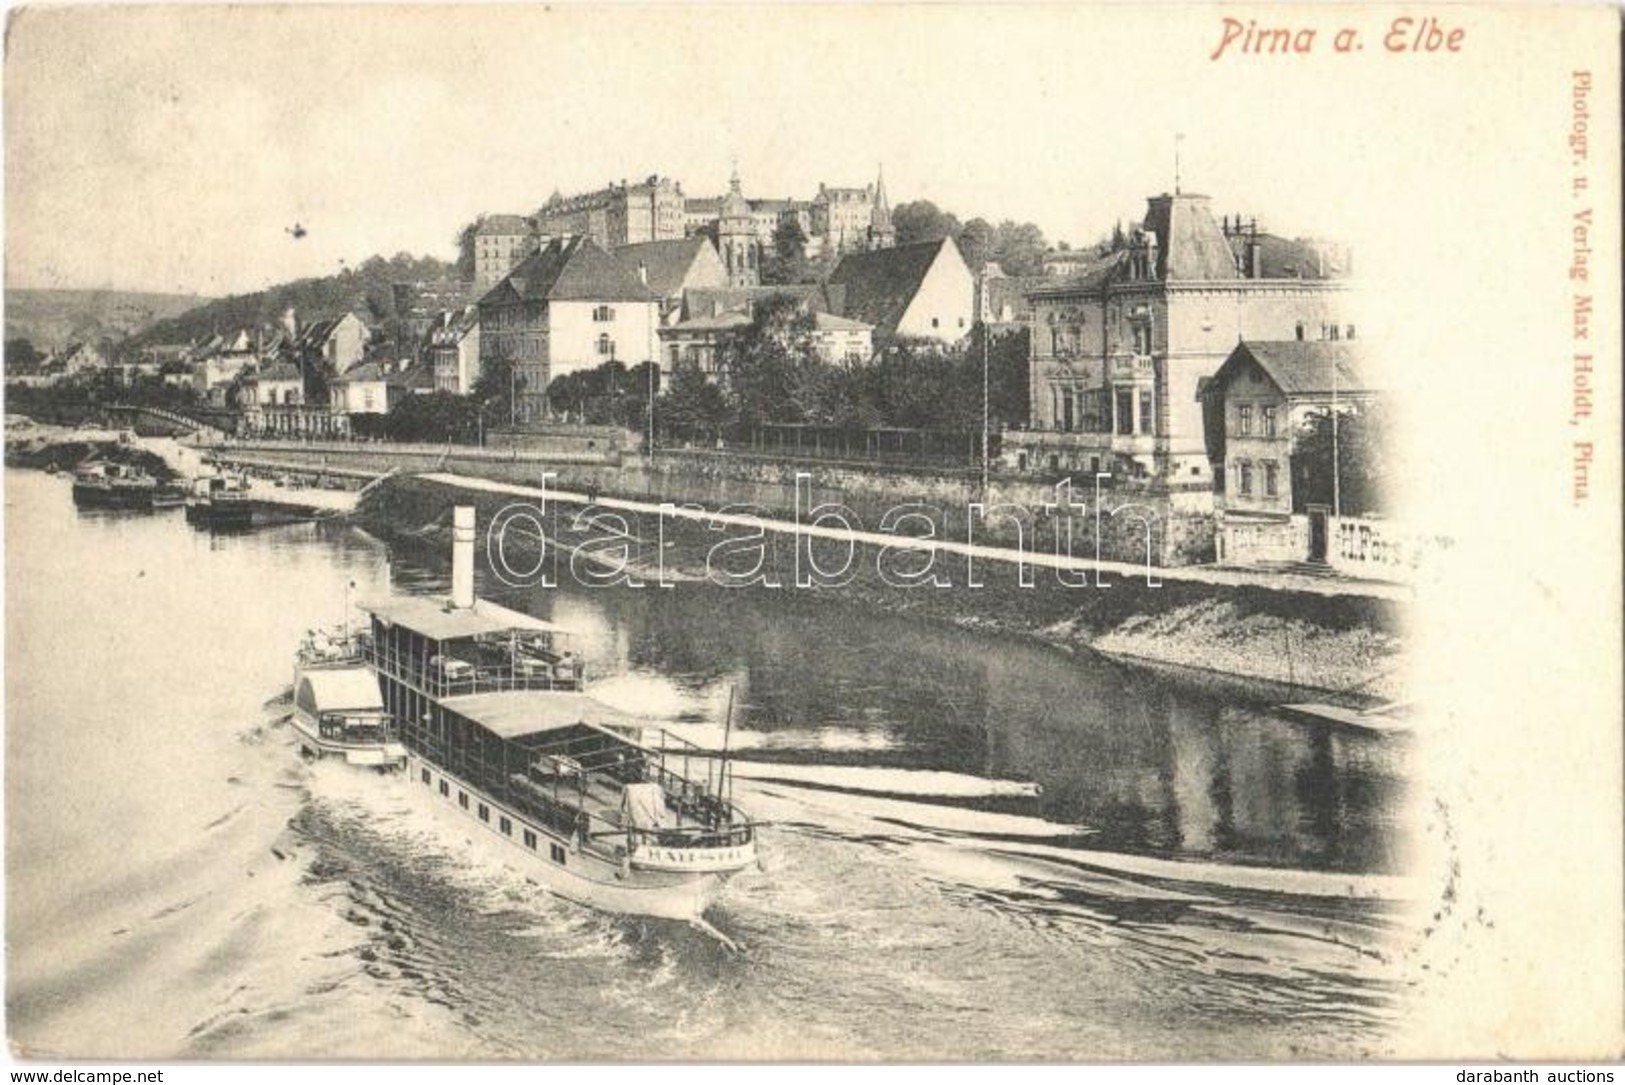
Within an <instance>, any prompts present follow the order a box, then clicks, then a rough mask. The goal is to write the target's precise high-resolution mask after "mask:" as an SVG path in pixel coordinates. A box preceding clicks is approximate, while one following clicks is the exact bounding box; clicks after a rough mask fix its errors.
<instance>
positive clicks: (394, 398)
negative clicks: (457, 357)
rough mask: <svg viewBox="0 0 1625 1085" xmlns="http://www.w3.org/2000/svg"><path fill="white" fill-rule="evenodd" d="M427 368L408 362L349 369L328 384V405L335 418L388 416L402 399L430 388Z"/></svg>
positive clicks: (383, 362) (374, 363) (373, 363)
mask: <svg viewBox="0 0 1625 1085" xmlns="http://www.w3.org/2000/svg"><path fill="white" fill-rule="evenodd" d="M433 383H434V379H433V374H432V373H431V372H430V370H429V368H428V367H427V366H414V365H413V364H412V363H411V361H410V360H408V359H401V360H398V361H387V360H375V361H367V362H362V363H360V364H359V365H353V366H351V367H350V368H349V369H348V370H346V371H345V372H344V373H343V374H341V375H340V376H339V377H338V378H337V379H335V380H334V381H333V383H332V385H331V386H330V387H331V392H330V399H329V403H330V406H331V408H332V411H333V413H335V414H349V415H357V414H388V413H389V412H390V411H391V410H393V409H394V408H395V405H396V404H397V403H399V402H400V401H401V400H402V399H403V398H405V397H406V396H408V395H412V394H414V393H417V392H423V391H430V390H432V388H433Z"/></svg>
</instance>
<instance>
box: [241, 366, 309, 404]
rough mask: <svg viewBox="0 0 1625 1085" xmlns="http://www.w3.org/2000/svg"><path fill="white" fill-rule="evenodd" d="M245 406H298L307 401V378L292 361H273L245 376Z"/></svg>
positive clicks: (243, 382)
mask: <svg viewBox="0 0 1625 1085" xmlns="http://www.w3.org/2000/svg"><path fill="white" fill-rule="evenodd" d="M240 385H241V387H242V391H243V406H245V407H248V406H257V407H297V406H299V405H300V404H302V403H304V401H305V379H304V375H303V374H301V373H300V372H299V367H298V366H296V365H294V364H292V363H291V362H273V363H271V364H270V365H267V366H264V367H262V368H260V369H257V370H254V371H253V372H250V373H247V374H245V375H244V376H243V378H242V380H241V382H240Z"/></svg>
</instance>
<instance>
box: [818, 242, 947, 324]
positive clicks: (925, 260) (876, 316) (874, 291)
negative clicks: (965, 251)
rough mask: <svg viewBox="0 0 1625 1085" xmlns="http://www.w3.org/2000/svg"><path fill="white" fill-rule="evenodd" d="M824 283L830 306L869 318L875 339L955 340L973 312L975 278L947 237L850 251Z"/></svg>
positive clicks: (838, 311) (837, 311)
mask: <svg viewBox="0 0 1625 1085" xmlns="http://www.w3.org/2000/svg"><path fill="white" fill-rule="evenodd" d="M826 289H827V291H828V293H829V296H830V299H831V301H832V302H833V305H832V307H831V311H832V312H834V313H835V315H837V316H842V317H846V318H847V319H850V320H857V321H861V322H862V323H864V324H868V325H869V326H870V327H871V328H873V329H874V332H873V334H874V338H875V340H876V342H877V343H885V342H887V341H890V340H893V339H936V340H939V341H941V342H943V343H957V342H959V340H961V339H963V338H964V337H965V335H966V334H967V333H968V332H969V331H970V328H971V324H972V322H973V320H974V318H975V306H976V282H975V279H974V277H973V276H972V275H971V272H970V268H968V267H966V266H965V259H964V257H962V256H961V255H960V254H959V246H958V245H957V244H955V242H954V240H953V238H951V237H945V238H943V239H942V240H940V241H921V242H918V243H916V244H913V245H900V246H898V247H896V248H887V249H876V250H873V251H870V252H855V253H848V254H847V255H846V256H843V257H842V258H841V262H840V263H839V264H836V265H835V270H834V271H832V272H831V273H830V276H829V280H828V282H827V283H826Z"/></svg>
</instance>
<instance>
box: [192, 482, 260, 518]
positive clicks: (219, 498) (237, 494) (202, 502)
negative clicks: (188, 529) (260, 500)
mask: <svg viewBox="0 0 1625 1085" xmlns="http://www.w3.org/2000/svg"><path fill="white" fill-rule="evenodd" d="M186 522H187V523H189V524H196V525H198V526H200V527H217V528H232V527H248V526H250V525H251V524H253V522H254V505H253V502H252V501H250V500H249V497H248V483H247V482H246V481H244V480H243V479H242V478H241V477H240V476H237V475H225V474H221V475H199V476H198V477H197V478H194V479H193V480H192V491H191V493H189V494H187V495H186Z"/></svg>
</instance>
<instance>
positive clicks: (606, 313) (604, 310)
mask: <svg viewBox="0 0 1625 1085" xmlns="http://www.w3.org/2000/svg"><path fill="white" fill-rule="evenodd" d="M592 318H593V320H595V321H597V322H598V323H600V324H602V323H606V322H608V321H611V320H614V319H615V308H614V306H611V305H600V306H598V307H597V308H596V309H594V310H593V311H592Z"/></svg>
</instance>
